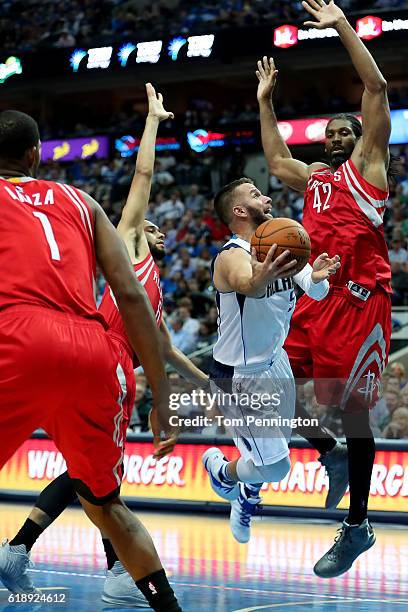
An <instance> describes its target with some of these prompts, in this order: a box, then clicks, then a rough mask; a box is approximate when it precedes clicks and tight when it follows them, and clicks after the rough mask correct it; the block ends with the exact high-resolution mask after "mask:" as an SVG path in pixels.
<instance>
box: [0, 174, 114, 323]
mask: <svg viewBox="0 0 408 612" xmlns="http://www.w3.org/2000/svg"><path fill="white" fill-rule="evenodd" d="M0 206H1V209H2V210H1V214H0V227H1V244H2V248H1V249H0V262H1V269H2V283H1V288H0V309H4V308H7V307H8V306H18V305H31V306H40V307H44V308H51V309H54V310H57V311H60V312H65V313H71V314H75V315H79V316H84V317H87V318H95V319H99V320H100V321H101V322H103V323H104V321H103V318H102V316H101V315H100V313H99V312H98V311H97V309H96V303H95V297H94V285H95V274H96V259H95V249H94V238H93V236H94V220H93V216H92V210H91V208H90V207H89V206H88V204H87V203H86V201H85V200H84V198H83V197H82V195H81V193H80V192H79V191H78V190H77V189H75V188H74V187H71V186H69V185H64V184H60V183H54V182H51V181H43V180H36V179H33V178H31V177H19V178H11V179H3V178H0ZM27 262H29V265H27Z"/></svg>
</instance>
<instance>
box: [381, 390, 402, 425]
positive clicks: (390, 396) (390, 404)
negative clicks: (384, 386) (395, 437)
mask: <svg viewBox="0 0 408 612" xmlns="http://www.w3.org/2000/svg"><path fill="white" fill-rule="evenodd" d="M384 398H385V402H386V404H387V409H388V413H389V417H390V418H391V416H392V413H393V412H394V410H396V409H397V408H398V406H399V405H400V403H401V396H400V394H399V393H398V392H397V391H389V390H387V391H386V392H385V394H384Z"/></svg>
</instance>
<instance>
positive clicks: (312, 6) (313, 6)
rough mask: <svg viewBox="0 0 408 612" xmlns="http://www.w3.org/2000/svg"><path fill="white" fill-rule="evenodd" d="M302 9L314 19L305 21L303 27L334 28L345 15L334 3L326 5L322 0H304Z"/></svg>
mask: <svg viewBox="0 0 408 612" xmlns="http://www.w3.org/2000/svg"><path fill="white" fill-rule="evenodd" d="M302 6H303V8H304V9H305V10H306V11H307V12H308V13H309V14H310V15H312V17H314V18H315V19H316V21H305V22H304V25H305V26H310V27H311V28H317V29H318V30H322V29H323V28H335V27H336V26H337V25H338V23H339V22H340V21H341V20H342V19H345V15H344V13H343V11H342V10H341V8H340V7H338V6H337V5H336V4H334V2H330V1H329V2H328V3H326V2H325V1H324V0H304V1H303V2H302Z"/></svg>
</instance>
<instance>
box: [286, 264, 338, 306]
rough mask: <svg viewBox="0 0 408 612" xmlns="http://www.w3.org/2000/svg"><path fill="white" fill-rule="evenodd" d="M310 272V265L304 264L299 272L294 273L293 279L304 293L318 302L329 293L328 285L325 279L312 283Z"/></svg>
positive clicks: (311, 270) (311, 269)
mask: <svg viewBox="0 0 408 612" xmlns="http://www.w3.org/2000/svg"><path fill="white" fill-rule="evenodd" d="M312 272H313V268H312V266H311V265H310V264H306V266H305V267H304V268H303V270H302V271H301V272H299V273H298V274H295V276H294V277H293V279H294V280H295V282H296V283H297V284H298V285H299V287H301V288H302V289H303V291H304V292H305V293H306V295H308V296H309V297H311V298H312V299H314V300H317V301H318V302H319V301H320V300H322V299H323V298H325V297H326V295H327V294H328V293H329V287H330V285H329V282H328V281H327V280H324V281H321V282H320V283H314V282H313V281H312Z"/></svg>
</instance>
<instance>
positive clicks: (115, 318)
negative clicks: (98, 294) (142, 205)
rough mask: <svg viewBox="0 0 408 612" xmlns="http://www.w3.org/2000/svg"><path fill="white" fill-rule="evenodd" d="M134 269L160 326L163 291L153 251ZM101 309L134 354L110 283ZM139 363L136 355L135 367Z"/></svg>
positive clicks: (111, 327) (110, 326)
mask: <svg viewBox="0 0 408 612" xmlns="http://www.w3.org/2000/svg"><path fill="white" fill-rule="evenodd" d="M134 269H135V272H136V276H137V278H138V280H139V281H140V283H141V284H142V285H143V287H144V288H145V291H146V293H147V297H148V298H149V301H150V304H151V305H152V308H153V312H154V314H155V317H156V322H157V326H159V325H160V323H161V320H162V314H163V293H162V289H161V286H160V271H159V268H158V267H157V265H156V264H155V262H154V259H153V257H152V255H151V253H149V254H148V255H147V257H145V259H143V261H141V262H140V263H137V264H135V265H134ZM99 310H100V312H101V313H102V314H103V316H104V318H105V320H106V321H107V323H108V325H109V328H110V330H111V331H113V332H114V334H115V335H118V336H119V337H120V339H121V340H122V342H124V344H125V345H126V348H127V350H128V351H129V354H130V355H133V349H132V346H131V344H130V341H129V339H128V337H127V333H126V329H125V325H124V323H123V320H122V317H121V315H120V312H119V310H118V307H117V304H116V300H115V297H114V295H113V293H112V291H111V289H110V287H109V286H108V285H107V286H106V287H105V292H104V294H103V296H102V301H101V304H100V306H99ZM138 365H139V363H138V362H137V359H136V357H135V358H134V367H137V366H138Z"/></svg>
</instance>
